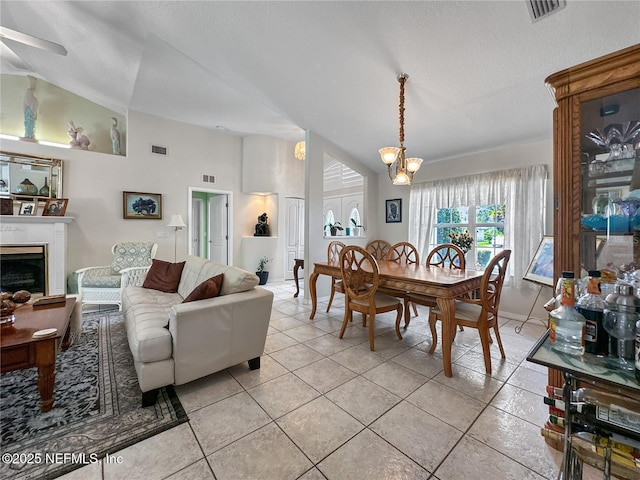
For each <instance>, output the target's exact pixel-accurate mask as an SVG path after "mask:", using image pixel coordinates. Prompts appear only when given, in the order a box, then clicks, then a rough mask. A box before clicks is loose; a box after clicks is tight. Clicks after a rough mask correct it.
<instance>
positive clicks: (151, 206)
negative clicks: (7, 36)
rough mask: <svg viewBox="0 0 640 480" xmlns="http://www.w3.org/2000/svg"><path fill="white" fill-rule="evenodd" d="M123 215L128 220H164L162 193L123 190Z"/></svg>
mask: <svg viewBox="0 0 640 480" xmlns="http://www.w3.org/2000/svg"><path fill="white" fill-rule="evenodd" d="M122 217H123V218H124V219H127V220H162V194H161V193H140V192H122Z"/></svg>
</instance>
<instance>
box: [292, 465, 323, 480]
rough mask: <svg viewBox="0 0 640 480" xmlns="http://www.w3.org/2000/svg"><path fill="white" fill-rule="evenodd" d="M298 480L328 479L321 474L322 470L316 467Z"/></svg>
mask: <svg viewBox="0 0 640 480" xmlns="http://www.w3.org/2000/svg"><path fill="white" fill-rule="evenodd" d="M298 480H326V477H325V476H324V475H323V474H322V473H320V470H318V469H317V468H315V467H314V468H312V469H311V470H309V471H308V472H307V473H305V474H304V475H302V476H301V477H300V478H299V479H298Z"/></svg>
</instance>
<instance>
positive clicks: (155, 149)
mask: <svg viewBox="0 0 640 480" xmlns="http://www.w3.org/2000/svg"><path fill="white" fill-rule="evenodd" d="M151 153H155V154H157V155H166V154H167V147H161V146H160V145H151Z"/></svg>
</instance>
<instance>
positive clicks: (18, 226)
mask: <svg viewBox="0 0 640 480" xmlns="http://www.w3.org/2000/svg"><path fill="white" fill-rule="evenodd" d="M74 220H75V218H74V217H56V216H46V217H45V216H42V217H36V216H29V215H2V216H0V244H2V245H16V244H23V243H24V244H27V243H46V244H47V256H48V262H47V269H48V272H49V274H48V277H49V278H48V281H49V282H48V283H49V291H48V294H49V295H59V294H63V293H66V291H67V288H66V285H67V275H66V265H67V225H68V224H70V223H71V222H73V221H74Z"/></svg>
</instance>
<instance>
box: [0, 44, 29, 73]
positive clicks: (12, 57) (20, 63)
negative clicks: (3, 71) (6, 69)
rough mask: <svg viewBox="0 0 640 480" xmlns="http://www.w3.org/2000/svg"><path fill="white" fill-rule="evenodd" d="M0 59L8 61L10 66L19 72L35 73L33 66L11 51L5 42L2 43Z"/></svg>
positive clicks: (0, 45)
mask: <svg viewBox="0 0 640 480" xmlns="http://www.w3.org/2000/svg"><path fill="white" fill-rule="evenodd" d="M0 58H2V59H3V60H6V61H7V62H8V63H9V65H11V66H12V67H14V68H17V69H18V70H28V71H33V69H32V68H31V65H29V64H28V63H27V62H25V61H24V60H22V59H21V58H20V57H19V56H18V55H17V54H16V53H15V52H14V51H13V50H11V49H10V48H9V47H8V46H7V45H5V43H4V41H0Z"/></svg>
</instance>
